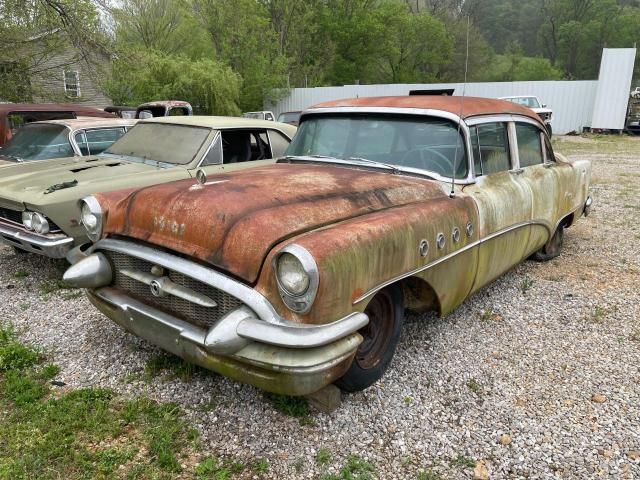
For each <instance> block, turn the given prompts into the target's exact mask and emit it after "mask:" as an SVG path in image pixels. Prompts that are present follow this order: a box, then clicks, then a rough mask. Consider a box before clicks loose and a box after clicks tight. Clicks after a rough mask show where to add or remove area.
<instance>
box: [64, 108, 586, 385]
mask: <svg viewBox="0 0 640 480" xmlns="http://www.w3.org/2000/svg"><path fill="white" fill-rule="evenodd" d="M590 175H591V166H590V164H589V162H587V161H568V160H567V159H566V158H565V157H563V156H562V155H559V154H554V152H553V149H552V146H551V143H550V142H549V137H548V133H547V131H546V129H545V125H544V124H543V123H542V121H541V120H540V117H539V116H538V115H536V114H535V113H534V112H533V111H531V110H530V109H528V108H525V107H522V106H519V105H516V104H513V103H510V102H505V101H501V100H493V99H481V98H465V99H461V98H460V97H439V96H438V97H426V96H425V97H421V96H411V97H379V98H359V99H351V100H342V101H334V102H329V103H325V104H321V105H317V106H315V107H312V108H310V109H308V110H306V111H305V112H304V113H303V114H302V116H301V119H300V128H299V130H298V133H297V135H296V137H295V138H294V140H293V142H292V143H291V145H290V146H289V148H288V150H287V154H286V156H285V158H283V159H280V160H279V161H278V162H277V163H275V164H272V165H268V166H264V167H258V168H254V169H249V170H244V171H242V172H230V173H221V174H216V175H214V176H209V177H208V178H205V177H206V175H204V174H203V175H199V181H198V182H196V181H194V180H185V181H179V182H172V183H168V184H164V185H159V186H155V187H150V188H144V189H140V190H123V191H114V192H110V193H105V194H99V195H95V196H91V197H89V198H86V199H84V201H83V206H82V212H83V213H82V223H83V224H84V226H85V228H86V229H87V233H88V235H90V236H91V237H92V238H95V239H97V240H98V241H97V243H95V244H94V245H93V246H92V247H91V248H89V249H88V250H86V251H85V252H84V254H83V255H78V256H77V257H76V263H75V264H74V265H73V266H71V267H70V268H69V269H68V270H67V272H66V273H65V275H64V278H65V280H67V281H69V282H71V283H73V284H75V285H77V286H79V287H85V288H87V289H88V290H87V292H88V296H89V299H90V300H91V302H92V303H93V304H94V305H95V306H96V307H97V308H98V309H99V310H100V311H101V312H103V313H104V314H105V315H106V316H108V317H109V318H111V319H112V320H114V321H115V322H117V323H118V324H119V325H121V326H122V327H123V328H125V329H126V330H128V331H130V332H132V333H134V334H135V335H138V336H140V337H142V338H145V339H147V340H149V341H150V342H152V343H154V344H156V345H159V346H160V347H162V348H164V349H165V350H168V351H169V352H173V353H174V354H176V355H179V356H181V357H183V358H185V359H186V360H188V361H190V362H193V363H196V364H198V365H201V366H204V367H206V368H209V369H212V370H215V371H217V372H220V373H221V374H223V375H226V376H229V377H232V378H234V379H237V380H239V381H242V382H246V383H249V384H252V385H255V386H258V387H259V388H262V389H265V390H268V391H271V392H277V393H282V394H289V395H305V394H310V393H312V392H314V391H317V390H319V389H321V388H322V387H323V386H325V385H328V384H331V383H334V382H335V383H336V384H337V385H338V386H339V387H341V388H342V389H343V390H346V391H358V390H362V389H365V388H367V387H368V386H370V385H372V384H373V383H374V382H376V381H377V380H378V379H380V378H381V377H382V375H383V374H384V372H385V370H386V369H387V367H388V366H389V363H390V361H391V359H392V357H393V354H394V351H395V349H396V345H397V343H398V339H399V336H400V332H401V328H402V323H403V317H404V312H405V309H411V310H417V311H424V310H435V311H436V312H438V313H439V314H440V315H444V314H446V313H448V312H450V311H451V310H452V309H454V308H455V307H456V306H457V305H459V304H460V303H461V302H462V301H463V300H464V299H465V298H467V297H468V296H469V295H470V294H472V293H473V292H475V291H476V290H478V289H480V288H482V287H483V286H484V285H486V284H487V283H489V282H491V281H492V280H494V279H495V278H497V277H498V276H500V275H501V274H503V273H504V272H506V271H507V270H509V269H510V268H512V267H513V266H514V265H516V264H517V263H518V262H521V261H523V260H525V259H527V258H529V257H531V256H533V257H534V258H536V259H538V260H548V259H550V258H553V257H555V256H557V255H558V254H559V253H560V248H561V246H562V243H563V235H564V231H565V229H566V228H567V227H570V226H571V225H572V224H573V223H574V222H575V221H576V220H577V219H578V218H579V217H580V216H581V215H583V214H585V215H586V214H587V213H589V209H590V207H591V197H590V196H589V193H588V192H589V181H590Z"/></svg>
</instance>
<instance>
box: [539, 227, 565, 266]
mask: <svg viewBox="0 0 640 480" xmlns="http://www.w3.org/2000/svg"><path fill="white" fill-rule="evenodd" d="M563 242H564V225H563V224H560V225H558V228H557V230H556V231H555V233H554V234H553V236H552V237H551V238H550V239H549V241H548V242H547V243H546V245H545V246H544V247H542V248H541V249H540V250H538V251H537V252H536V253H534V254H533V255H531V258H532V259H533V260H535V261H536V262H548V261H549V260H551V259H553V258H556V257H557V256H558V255H560V251H561V250H562V244H563Z"/></svg>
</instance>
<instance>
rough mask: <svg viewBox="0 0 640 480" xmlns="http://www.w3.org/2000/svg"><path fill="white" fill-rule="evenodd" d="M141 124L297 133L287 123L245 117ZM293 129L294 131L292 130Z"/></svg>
mask: <svg viewBox="0 0 640 480" xmlns="http://www.w3.org/2000/svg"><path fill="white" fill-rule="evenodd" d="M140 123H169V124H174V125H191V126H194V127H206V128H213V129H215V130H220V129H227V128H271V129H276V130H282V131H284V132H286V133H291V135H293V133H295V131H296V128H295V127H293V126H292V125H289V124H287V123H280V122H274V121H271V120H260V119H256V118H245V117H216V116H206V115H183V116H175V117H171V116H170V117H154V118H147V119H144V120H141V121H140ZM292 128H293V130H292Z"/></svg>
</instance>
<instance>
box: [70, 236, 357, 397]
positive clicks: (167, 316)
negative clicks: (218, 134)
mask: <svg viewBox="0 0 640 480" xmlns="http://www.w3.org/2000/svg"><path fill="white" fill-rule="evenodd" d="M114 252H120V253H122V252H127V254H129V255H132V256H133V257H135V258H136V259H137V260H136V261H152V262H153V264H154V265H157V266H161V267H162V268H164V269H170V270H171V271H173V272H178V273H181V274H185V275H188V276H189V277H190V278H191V279H195V280H198V281H202V282H203V283H207V284H208V285H210V286H211V287H214V288H217V289H221V290H224V291H225V292H226V293H228V294H230V295H233V296H234V297H235V298H237V299H239V300H241V302H242V305H241V306H239V307H236V308H234V309H231V310H229V311H227V312H226V313H225V314H224V316H222V317H221V318H219V319H218V320H216V321H215V322H214V323H213V324H212V325H211V326H209V327H206V328H204V327H201V326H198V325H196V324H194V323H192V322H189V321H185V320H183V319H181V318H178V317H177V316H175V315H174V314H171V313H168V312H166V311H163V310H161V309H159V308H156V307H155V306H154V305H151V304H149V302H146V301H143V300H140V299H138V298H136V297H135V296H132V295H130V294H129V293H128V292H127V291H123V290H122V289H120V288H117V286H116V285H115V284H112V283H111V282H110V281H109V280H108V278H109V275H110V273H109V272H108V271H107V270H108V269H117V268H118V266H117V265H115V264H113V263H112V262H108V261H107V262H105V261H103V260H105V259H106V258H107V257H108V256H109V255H111V254H113V253H114ZM101 256H102V257H104V258H101ZM77 258H79V260H77V263H76V264H75V265H74V266H73V267H71V268H70V269H69V270H68V271H67V273H65V280H67V281H69V282H71V283H72V284H76V285H77V286H79V287H83V286H91V287H92V288H91V289H90V290H88V297H89V300H90V301H91V302H92V303H93V304H94V305H95V306H96V307H97V308H98V309H99V310H100V311H101V312H102V313H104V314H105V315H106V316H107V317H109V318H111V319H112V320H113V321H115V322H116V323H117V324H118V325H120V326H122V327H123V328H124V329H125V330H127V331H129V332H131V333H133V334H135V335H137V336H139V337H141V338H144V339H146V340H148V341H149V342H151V343H153V344H155V345H158V346H159V347H161V348H163V349H165V350H167V351H169V352H171V353H173V354H175V355H178V356H180V357H182V358H184V359H185V360H187V361H189V362H192V363H194V364H196V365H200V366H202V367H204V368H208V369H210V370H214V371H216V372H218V373H220V374H222V375H225V376H228V377H230V378H233V379H236V380H238V381H241V382H245V383H249V384H251V385H255V386H257V387H258V388H261V389H263V390H267V391H270V392H274V393H280V394H286V395H306V394H309V393H312V392H314V391H317V390H319V389H320V388H322V387H324V386H325V385H328V384H330V383H332V382H333V381H335V380H336V379H338V378H340V377H341V376H342V375H343V374H344V373H345V372H346V370H347V369H348V368H349V366H350V364H351V361H352V359H353V356H354V355H355V352H356V349H357V348H358V345H360V343H361V342H362V337H361V335H360V334H359V333H357V332H358V330H359V329H360V328H362V327H363V326H365V325H366V324H367V323H368V321H369V319H368V317H367V316H366V315H365V314H364V313H360V312H356V313H353V314H351V315H348V316H346V317H344V318H342V319H339V320H336V321H334V322H332V323H328V324H325V325H303V324H299V323H295V322H290V321H287V320H284V319H282V318H281V317H280V316H278V315H277V313H276V312H275V310H274V309H273V307H272V306H271V305H270V304H269V303H268V302H267V301H266V299H265V298H264V297H263V296H262V295H260V294H259V293H257V292H256V291H255V290H253V289H252V288H251V287H249V286H246V285H244V284H241V283H240V282H238V281H236V280H233V279H231V278H229V277H226V276H224V275H222V274H221V273H219V272H217V271H215V270H212V269H209V268H207V267H204V266H202V265H199V264H196V263H194V262H190V261H188V260H185V259H183V258H180V257H176V256H173V255H171V254H167V253H165V252H160V251H157V250H155V249H151V248H149V247H146V246H142V245H139V244H134V243H131V242H126V241H121V240H102V241H101V242H98V244H96V245H95V246H94V247H92V248H91V249H90V250H89V251H88V252H87V255H81V256H78V257H77ZM111 274H112V275H115V273H113V272H111ZM96 277H103V278H107V280H104V281H103V282H102V285H104V286H96V284H95V278H96ZM140 278H142V279H143V283H144V278H143V277H140ZM159 280H160V279H159ZM84 282H86V284H84V285H83V283H84ZM92 282H93V283H92ZM173 286H174V287H175V284H174V285H173ZM171 291H173V292H174V293H173V294H175V295H178V296H180V295H187V297H184V298H188V292H186V293H185V289H182V290H175V289H174V290H171Z"/></svg>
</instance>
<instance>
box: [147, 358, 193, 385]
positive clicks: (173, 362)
mask: <svg viewBox="0 0 640 480" xmlns="http://www.w3.org/2000/svg"><path fill="white" fill-rule="evenodd" d="M197 370H198V367H197V366H196V365H194V364H192V363H189V362H186V361H184V360H183V359H181V358H180V357H176V356H175V355H170V354H160V355H155V356H153V357H151V358H150V359H149V360H147V363H146V364H145V366H144V374H145V378H146V380H151V379H152V378H154V377H157V376H159V375H160V374H161V373H163V372H169V373H170V375H169V378H179V379H180V380H182V381H185V382H188V381H189V380H191V378H193V375H194V374H195V373H196V371H197Z"/></svg>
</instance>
